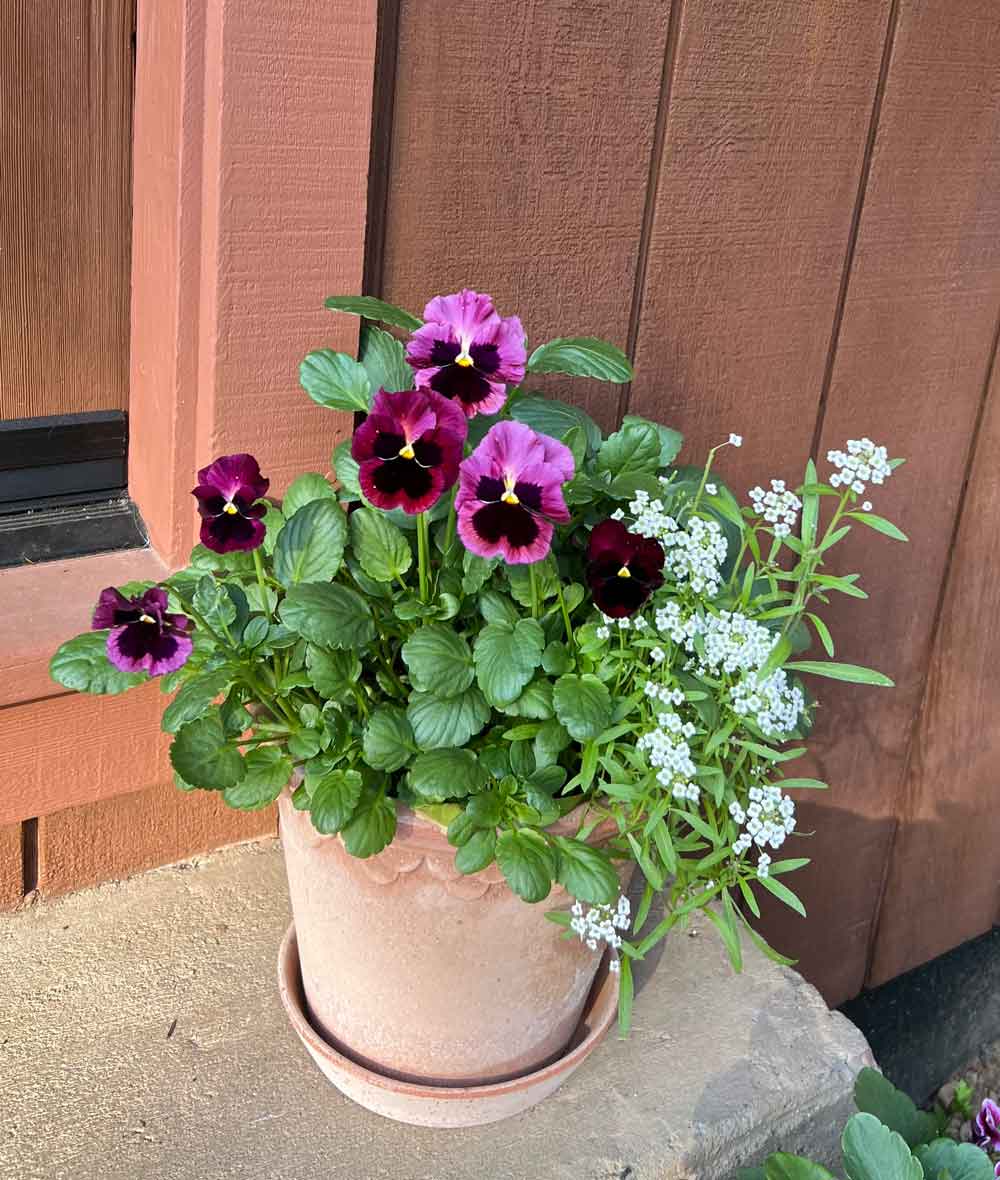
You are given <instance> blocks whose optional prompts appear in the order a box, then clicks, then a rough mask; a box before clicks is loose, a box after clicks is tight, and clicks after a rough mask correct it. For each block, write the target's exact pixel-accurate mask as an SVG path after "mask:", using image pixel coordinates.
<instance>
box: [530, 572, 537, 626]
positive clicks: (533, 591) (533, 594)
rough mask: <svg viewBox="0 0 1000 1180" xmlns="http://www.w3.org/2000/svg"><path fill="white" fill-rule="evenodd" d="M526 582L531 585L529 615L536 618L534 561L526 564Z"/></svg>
mask: <svg viewBox="0 0 1000 1180" xmlns="http://www.w3.org/2000/svg"><path fill="white" fill-rule="evenodd" d="M528 584H529V585H530V587H531V617H532V618H533V619H537V618H538V580H537V578H536V577H535V566H534V563H532V564H531V565H529V566H528Z"/></svg>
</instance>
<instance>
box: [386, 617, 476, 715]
mask: <svg viewBox="0 0 1000 1180" xmlns="http://www.w3.org/2000/svg"><path fill="white" fill-rule="evenodd" d="M402 656H403V662H404V663H405V664H406V667H407V670H408V671H409V673H410V683H411V684H412V685H413V687H414V688H415V689H416V690H417V691H418V692H430V693H434V695H435V696H438V697H441V698H444V699H447V698H449V697H454V696H458V695H459V694H460V693H463V692H465V690H466V689H467V688H468V687H469V686H470V685H471V684H472V681H473V679H474V678H475V668H474V667H473V664H472V652H471V651H470V650H469V645H468V643H466V641H465V639H464V638H463V637H462V636H461V635H459V634H458V632H456V631H454V630H453V629H452V628H451V627H446V626H444V624H442V623H430V624H425V625H424V626H423V627H418V628H417V630H416V631H414V632H413V634H412V635H411V636H410V638H409V639H407V641H406V642H405V643H404V644H403V647H402Z"/></svg>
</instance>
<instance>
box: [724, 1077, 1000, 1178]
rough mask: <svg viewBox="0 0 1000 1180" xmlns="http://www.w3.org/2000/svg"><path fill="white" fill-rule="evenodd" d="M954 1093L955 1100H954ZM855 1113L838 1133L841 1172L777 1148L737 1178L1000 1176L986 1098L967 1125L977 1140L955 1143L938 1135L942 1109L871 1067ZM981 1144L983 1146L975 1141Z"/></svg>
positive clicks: (859, 1085)
mask: <svg viewBox="0 0 1000 1180" xmlns="http://www.w3.org/2000/svg"><path fill="white" fill-rule="evenodd" d="M962 1085H963V1087H964V1088H963V1090H962V1095H963V1097H962V1101H963V1102H964V1103H965V1106H967V1107H968V1108H969V1110H970V1113H971V1106H970V1104H969V1100H970V1098H971V1090H970V1089H969V1087H968V1086H967V1085H964V1083H963V1084H962ZM958 1100H959V1099H958V1094H957V1093H956V1098H955V1101H956V1102H957V1101H958ZM854 1102H855V1104H856V1106H857V1108H858V1113H857V1114H856V1115H853V1116H852V1117H851V1118H850V1119H848V1122H847V1126H846V1127H845V1128H844V1134H843V1135H842V1136H841V1140H840V1143H841V1150H842V1152H843V1163H842V1170H841V1171H840V1172H838V1173H833V1172H829V1171H827V1169H826V1168H824V1167H823V1166H822V1165H821V1164H817V1163H814V1162H813V1161H812V1160H808V1159H805V1158H804V1157H802V1156H798V1155H789V1154H787V1153H786V1152H783V1151H777V1152H774V1153H773V1154H772V1155H769V1156H768V1157H767V1160H766V1161H765V1162H764V1165H763V1167H758V1168H745V1169H744V1170H743V1171H742V1172H740V1180H836V1177H837V1176H844V1177H846V1178H847V1180H994V1177H995V1176H1000V1164H998V1165H997V1169H996V1171H994V1166H993V1164H992V1163H991V1161H990V1157H989V1156H988V1155H987V1154H986V1151H985V1150H983V1147H984V1146H990V1147H992V1146H994V1144H993V1141H992V1138H991V1137H990V1136H989V1135H988V1134H987V1131H988V1129H989V1126H990V1122H989V1117H988V1115H989V1114H990V1112H989V1111H987V1106H988V1105H989V1106H992V1104H990V1103H989V1100H987V1102H984V1104H983V1111H981V1112H980V1115H979V1117H978V1118H977V1119H976V1121H975V1123H974V1124H973V1133H974V1135H975V1137H976V1139H977V1143H956V1142H955V1140H954V1139H948V1138H946V1137H945V1136H944V1135H943V1131H944V1128H945V1125H946V1123H947V1114H948V1112H946V1111H944V1110H943V1109H941V1108H940V1107H939V1108H938V1109H937V1110H936V1111H934V1112H933V1113H930V1112H928V1111H924V1110H918V1109H917V1107H916V1105H915V1104H914V1102H913V1101H912V1100H911V1099H910V1098H908V1097H907V1096H906V1095H905V1094H904V1093H902V1091H900V1090H897V1089H896V1087H895V1086H894V1085H893V1084H892V1083H891V1082H890V1081H889V1080H888V1079H887V1078H884V1077H883V1076H882V1075H881V1074H880V1073H879V1072H878V1071H877V1070H874V1069H863V1070H862V1071H861V1072H860V1073H859V1074H858V1077H857V1080H856V1082H855V1084H854ZM979 1143H982V1144H983V1146H979V1145H978V1144H979Z"/></svg>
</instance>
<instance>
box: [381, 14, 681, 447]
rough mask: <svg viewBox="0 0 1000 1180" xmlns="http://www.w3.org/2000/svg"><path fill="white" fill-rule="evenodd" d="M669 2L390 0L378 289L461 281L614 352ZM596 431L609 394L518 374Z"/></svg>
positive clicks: (609, 404) (407, 299) (547, 326)
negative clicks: (395, 4)
mask: <svg viewBox="0 0 1000 1180" xmlns="http://www.w3.org/2000/svg"><path fill="white" fill-rule="evenodd" d="M669 16H670V5H669V4H668V3H663V2H662V0H635V2H634V3H630V4H628V5H613V4H608V3H605V2H604V0H583V2H581V0H518V2H517V3H512V4H508V5H505V6H503V9H502V14H501V10H499V9H498V8H497V5H496V4H495V3H492V2H491V0H463V2H461V3H459V2H458V0H433V2H432V0H402V10H401V13H400V28H399V52H398V61H397V68H396V88H395V104H394V119H393V124H394V126H393V131H392V151H391V156H390V166H389V177H388V200H387V208H386V222H385V225H384V227H383V232H384V259H383V267H382V283H381V287H382V292H381V293H382V294H383V295H384V297H385V298H387V299H391V300H393V301H394V302H398V303H400V304H403V305H404V306H408V307H411V308H412V309H414V310H416V311H417V312H419V311H420V310H422V308H423V305H424V302H425V301H426V300H427V299H428V298H429V297H430V296H432V295H434V294H437V293H440V292H448V291H454V290H457V289H459V288H460V287H462V286H472V287H475V288H476V289H477V290H480V291H489V292H490V293H491V294H492V295H493V297H494V299H495V300H496V302H497V305H498V307H499V308H500V310H501V312H503V313H504V314H508V315H509V314H513V313H517V314H519V315H520V316H521V319H522V320H523V321H524V324H525V328H526V330H527V332H528V335H529V346H532V347H533V346H534V345H537V344H539V343H541V342H542V341H543V340H545V339H548V338H550V337H552V336H555V335H557V334H558V335H573V334H587V333H590V334H596V335H601V336H606V337H609V338H610V339H612V340H614V341H615V342H616V343H618V344H620V345H622V346H624V345H625V343H626V340H627V336H628V328H629V313H630V306H631V300H632V291H633V286H634V282H635V268H636V263H637V259H638V251H639V235H640V229H641V225H642V218H643V208H644V203H645V192H646V183H647V179H648V172H649V160H650V152H651V150H652V145H653V140H654V134H655V127H656V119H657V107H658V100H659V91H660V78H661V73H662V64H663V56H664V49H665V45H666V36H667V26H668V21H669ZM531 384H532V387H533V388H539V389H544V390H546V391H549V392H558V393H559V394H560V395H561V396H568V397H571V398H573V399H575V400H577V401H578V402H580V403H581V404H585V405H586V406H587V408H588V409H589V410H590V411H591V412H592V413H593V414H594V415H595V416H596V417H597V418H598V419H600V420H601V422H602V423H603V424H604V425H605V426H609V425H611V424H612V423H613V422H614V421H615V418H616V415H617V409H618V391H617V389H616V388H615V387H611V386H605V385H597V384H596V383H592V382H585V381H576V382H569V381H565V380H560V379H559V378H544V379H540V380H537V381H536V379H535V378H532V382H531Z"/></svg>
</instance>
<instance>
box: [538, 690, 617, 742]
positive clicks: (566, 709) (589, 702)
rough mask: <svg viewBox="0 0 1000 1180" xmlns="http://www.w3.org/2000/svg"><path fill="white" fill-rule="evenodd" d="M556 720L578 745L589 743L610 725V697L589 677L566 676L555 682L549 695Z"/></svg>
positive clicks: (606, 691)
mask: <svg viewBox="0 0 1000 1180" xmlns="http://www.w3.org/2000/svg"><path fill="white" fill-rule="evenodd" d="M552 699H553V703H554V704H555V710H556V717H558V718H559V720H560V721H561V722H562V724H563V725H564V726H565V727H566V729H567V730H568V732H569V734H570V736H571V737H574V738H576V740H577V741H578V742H586V741H590V740H591V739H593V738H596V737H597V736H598V735H599V734H601V733H603V732H604V730H605V729H607V727H608V724H609V722H610V721H611V694H610V693H609V692H608V689H607V687H606V686H605V685H604V684H602V683H601V681H600V680H599V679H598V678H597V677H596V676H593V675H591V674H589V673H588V674H586V675H583V676H575V675H572V674H567V675H566V676H560V677H559V679H558V680H557V681H556V684H555V688H554V690H553V694H552Z"/></svg>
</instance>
